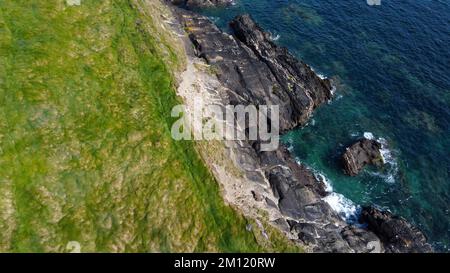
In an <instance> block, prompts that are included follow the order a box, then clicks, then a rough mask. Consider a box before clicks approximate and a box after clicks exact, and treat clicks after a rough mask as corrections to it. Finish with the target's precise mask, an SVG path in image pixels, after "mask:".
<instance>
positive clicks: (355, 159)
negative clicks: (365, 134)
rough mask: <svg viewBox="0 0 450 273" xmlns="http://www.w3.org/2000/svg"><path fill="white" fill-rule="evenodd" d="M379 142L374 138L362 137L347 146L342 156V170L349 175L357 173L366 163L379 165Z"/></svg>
mask: <svg viewBox="0 0 450 273" xmlns="http://www.w3.org/2000/svg"><path fill="white" fill-rule="evenodd" d="M380 149H381V144H380V143H379V142H378V141H376V140H371V139H362V140H359V141H358V142H356V143H355V144H353V145H352V146H350V147H348V148H347V149H346V151H345V153H344V155H343V156H342V162H343V164H344V171H345V173H347V174H348V175H350V176H355V175H358V173H359V172H360V171H361V170H362V169H363V168H364V167H365V166H366V165H368V164H372V165H381V164H382V162H383V159H382V156H381V152H380Z"/></svg>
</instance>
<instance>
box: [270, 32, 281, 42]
mask: <svg viewBox="0 0 450 273" xmlns="http://www.w3.org/2000/svg"><path fill="white" fill-rule="evenodd" d="M269 35H270V36H269V38H270V40H272V41H278V40H279V39H280V38H281V36H280V34H272V32H269Z"/></svg>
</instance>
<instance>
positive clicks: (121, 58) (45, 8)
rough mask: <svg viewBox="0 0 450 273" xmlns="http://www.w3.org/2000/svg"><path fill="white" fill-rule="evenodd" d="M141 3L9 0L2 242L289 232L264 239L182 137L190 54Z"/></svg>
mask: <svg viewBox="0 0 450 273" xmlns="http://www.w3.org/2000/svg"><path fill="white" fill-rule="evenodd" d="M143 3H144V2H142V1H132V0H129V1H126V0H124V1H113V0H109V1H108V0H105V1H94V0H92V1H88V0H83V1H82V5H81V6H71V7H69V6H67V5H66V3H65V1H63V0H58V1H57V0H45V1H42V0H33V1H30V0H26V1H24V0H11V1H5V0H0V229H1V230H2V232H0V251H2V252H11V251H13V252H54V251H65V250H66V245H67V243H68V242H69V241H78V242H79V243H80V244H81V250H82V251H83V252H97V251H99V252H111V251H112V252H155V251H158V252H159V251H161V252H180V251H202V252H203V251H220V252H230V251H239V252H247V251H252V252H253V251H268V250H269V251H270V250H276V249H281V250H285V248H284V247H285V246H286V245H289V244H288V243H286V242H283V243H281V244H280V247H278V245H279V244H277V245H276V248H273V246H265V245H264V244H261V243H258V240H257V238H256V237H255V234H253V233H252V232H248V231H246V230H245V226H246V224H247V223H248V221H247V220H246V219H244V218H243V217H241V216H239V215H238V214H237V213H236V212H235V211H234V210H233V209H231V208H230V207H227V206H226V205H224V203H223V201H222V198H221V196H220V193H219V189H218V186H217V183H216V182H215V181H214V179H213V178H212V176H211V174H210V173H209V171H208V170H207V169H206V168H205V167H204V164H203V162H202V161H201V160H200V158H199V156H198V155H197V153H196V151H195V149H194V146H193V144H192V143H189V142H175V141H174V140H172V138H171V136H170V126H171V124H172V122H173V120H172V119H171V118H170V110H171V108H172V106H173V105H176V104H178V103H179V101H178V99H177V97H176V96H175V91H174V87H173V86H174V83H173V77H172V74H173V73H176V71H177V69H179V68H180V67H182V65H183V63H184V59H183V57H180V56H181V54H180V51H179V49H177V48H176V46H174V45H173V44H171V42H170V37H169V36H167V37H166V35H167V33H166V34H165V33H164V31H163V30H162V29H161V27H160V22H159V21H158V20H160V17H159V14H160V13H159V10H157V9H163V8H162V7H161V6H160V4H159V2H157V1H156V0H150V1H147V3H146V4H143ZM278 236H279V235H278ZM293 250H295V248H293Z"/></svg>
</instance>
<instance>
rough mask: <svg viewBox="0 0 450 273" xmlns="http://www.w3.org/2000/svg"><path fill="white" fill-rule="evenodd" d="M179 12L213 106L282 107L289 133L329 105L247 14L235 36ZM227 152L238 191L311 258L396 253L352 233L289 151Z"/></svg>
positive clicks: (306, 73) (313, 79)
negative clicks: (209, 77)
mask: <svg viewBox="0 0 450 273" xmlns="http://www.w3.org/2000/svg"><path fill="white" fill-rule="evenodd" d="M174 13H175V14H176V15H177V17H178V20H179V22H180V23H181V25H182V27H183V29H184V30H185V31H186V32H187V34H188V36H189V40H190V41H191V43H192V45H193V46H194V51H195V52H194V53H193V54H194V55H195V57H196V58H200V59H203V60H204V61H205V63H207V64H208V65H209V66H210V68H211V71H214V76H215V77H216V78H217V80H218V82H219V83H220V85H221V88H220V92H217V93H216V94H215V97H216V98H215V101H216V102H218V103H220V104H222V105H230V104H231V105H242V104H243V105H250V104H253V105H257V106H258V105H279V106H280V127H281V131H286V130H289V129H291V128H294V127H297V126H300V125H303V124H305V123H306V122H307V121H308V118H309V117H310V116H311V114H312V112H313V110H314V109H315V108H317V107H319V106H320V105H321V104H323V103H324V102H326V101H328V100H330V99H331V97H332V91H333V88H332V85H331V82H330V81H329V80H327V79H321V78H320V77H318V76H317V75H316V74H315V73H314V71H313V70H312V69H311V68H310V67H309V66H308V65H306V64H305V63H303V62H301V61H299V60H297V59H296V58H295V57H294V56H293V55H291V54H290V53H289V52H288V50H287V49H285V48H282V47H279V46H277V45H276V44H274V43H273V42H272V41H271V39H270V35H269V34H268V33H266V32H264V31H263V30H262V29H261V28H260V27H259V26H258V25H257V24H256V23H255V22H254V21H253V20H252V18H251V17H250V16H249V15H243V16H238V17H237V18H235V19H234V20H233V21H232V22H231V24H230V25H231V28H232V30H233V32H234V33H233V35H230V34H227V33H224V32H223V31H221V30H220V29H219V28H218V27H217V26H215V25H214V24H213V23H212V22H211V21H210V20H209V19H208V18H206V17H204V16H201V15H198V14H196V13H193V12H190V11H186V10H184V9H179V8H174ZM228 153H229V155H230V160H232V161H233V162H234V164H236V166H238V168H240V170H242V171H243V173H244V176H245V179H244V181H243V182H242V183H245V185H238V186H239V187H241V188H244V189H246V190H247V189H248V191H249V193H248V194H247V195H246V196H250V197H249V198H252V199H254V200H253V203H252V204H256V203H258V207H259V208H262V209H263V210H266V211H268V212H270V213H271V215H272V218H274V219H272V224H273V225H275V226H277V227H279V229H280V230H283V231H285V232H286V234H287V235H288V237H291V238H293V239H294V240H295V241H297V242H299V243H301V244H303V245H306V246H308V247H309V248H310V249H311V250H312V251H316V252H371V251H374V250H377V251H384V250H385V249H390V248H395V247H396V246H392V247H391V246H390V245H389V244H390V242H389V241H386V240H380V239H379V237H378V236H377V235H376V234H375V233H374V232H372V231H371V230H368V229H361V228H358V227H356V226H349V225H348V224H347V223H346V222H345V221H344V220H343V219H342V218H341V216H340V215H338V214H337V213H336V212H335V211H334V210H333V209H332V208H331V207H330V206H329V205H328V203H326V202H325V201H324V197H326V196H327V195H328V194H330V193H329V192H327V191H326V189H325V185H324V184H323V182H322V181H321V180H319V179H317V178H316V176H315V175H314V173H313V172H312V171H311V170H310V169H308V168H307V167H306V166H304V165H302V164H298V163H297V162H296V161H295V160H294V159H293V158H292V156H291V155H290V154H289V152H288V151H287V150H286V149H285V148H284V147H280V148H279V149H278V150H276V151H273V152H262V151H260V149H259V141H241V142H238V141H235V142H232V143H229V144H228ZM225 183H226V182H225ZM247 203H248V202H247ZM235 205H236V206H238V207H239V206H240V205H239V204H235ZM244 210H245V209H244ZM274 211H275V212H274ZM275 218H276V219H275ZM383 244H384V245H383ZM373 245H379V246H380V247H379V248H375V249H374V248H373ZM403 250H404V251H406V252H407V251H408V249H407V248H406V249H403Z"/></svg>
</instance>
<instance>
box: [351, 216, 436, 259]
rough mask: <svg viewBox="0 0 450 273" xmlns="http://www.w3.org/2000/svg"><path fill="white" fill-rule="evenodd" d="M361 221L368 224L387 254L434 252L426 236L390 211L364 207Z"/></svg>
mask: <svg viewBox="0 0 450 273" xmlns="http://www.w3.org/2000/svg"><path fill="white" fill-rule="evenodd" d="M360 221H361V222H362V223H366V224H367V227H368V229H369V230H371V231H373V233H375V234H376V235H377V236H378V237H379V238H380V239H381V241H382V243H383V245H384V248H385V250H386V252H393V253H423V252H432V251H433V249H432V247H431V246H430V245H429V244H428V243H427V239H426V237H425V235H424V234H423V233H422V232H421V231H420V230H419V229H417V228H416V227H414V226H412V225H411V224H410V223H408V222H407V221H406V220H405V219H403V218H401V217H398V216H395V215H393V214H392V213H391V212H388V211H381V210H379V209H376V208H374V207H364V208H363V209H362V212H361V216H360Z"/></svg>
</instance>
